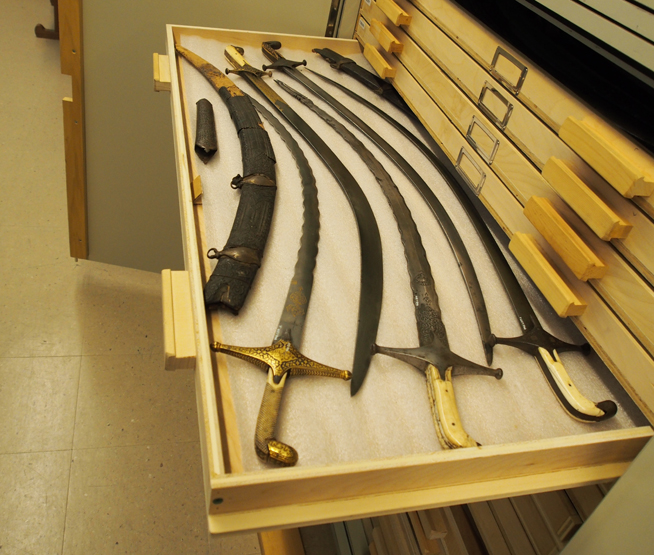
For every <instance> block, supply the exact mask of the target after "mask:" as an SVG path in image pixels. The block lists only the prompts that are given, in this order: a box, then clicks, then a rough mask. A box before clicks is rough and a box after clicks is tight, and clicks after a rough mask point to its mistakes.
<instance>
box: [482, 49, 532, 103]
mask: <svg viewBox="0 0 654 555" xmlns="http://www.w3.org/2000/svg"><path fill="white" fill-rule="evenodd" d="M503 60H506V61H508V62H509V63H510V64H511V65H512V66H514V67H513V68H511V67H509V66H508V65H507V63H506V61H503ZM498 66H501V68H500V67H498ZM516 68H517V70H518V71H519V72H520V73H519V75H518V77H517V78H515V77H514V79H513V80H512V79H511V78H510V77H509V76H505V75H504V74H502V73H501V71H504V72H505V73H508V72H509V71H510V72H511V73H515V69H516ZM527 71H529V68H527V66H526V65H525V64H523V63H522V62H521V61H520V60H518V58H516V57H515V56H514V55H513V54H510V53H509V52H507V51H506V50H504V48H502V47H501V46H498V47H497V50H495V55H494V56H493V61H492V63H491V67H490V72H491V75H492V76H493V77H495V78H496V79H497V80H498V81H500V82H501V83H503V84H504V85H505V86H506V87H507V88H508V89H509V90H510V91H511V92H512V93H513V94H516V95H517V94H518V93H519V92H520V89H522V85H523V83H524V82H525V79H526V77H527ZM513 81H515V84H513Z"/></svg>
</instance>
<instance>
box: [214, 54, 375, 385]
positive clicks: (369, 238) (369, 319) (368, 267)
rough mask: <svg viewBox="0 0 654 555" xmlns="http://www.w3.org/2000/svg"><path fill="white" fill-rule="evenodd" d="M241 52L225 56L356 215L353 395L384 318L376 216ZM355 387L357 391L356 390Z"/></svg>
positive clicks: (349, 176)
mask: <svg viewBox="0 0 654 555" xmlns="http://www.w3.org/2000/svg"><path fill="white" fill-rule="evenodd" d="M242 53H243V51H242V49H237V48H236V47H234V46H229V47H228V48H227V49H226V50H225V56H226V57H227V59H228V60H229V62H230V63H231V64H232V66H234V67H235V68H236V71H237V72H238V73H239V74H240V75H242V76H243V77H244V78H245V79H246V80H247V81H248V82H249V83H250V84H252V85H253V86H254V87H255V88H257V89H258V90H259V92H261V93H262V94H263V95H264V96H265V97H266V98H267V99H268V100H269V101H270V103H271V104H272V105H273V106H274V107H275V108H276V109H277V111H278V112H279V113H281V114H282V116H284V118H285V119H286V120H287V121H288V122H289V123H290V124H291V125H292V126H293V127H294V128H295V129H296V130H297V131H298V133H300V134H301V135H302V136H303V137H304V139H305V140H306V141H307V143H309V145H310V146H311V148H313V150H314V151H315V152H316V154H317V155H318V156H319V157H320V158H321V159H322V160H323V162H324V163H325V165H326V166H327V169H329V171H330V172H331V173H332V175H333V176H334V178H335V179H336V181H337V182H338V184H339V185H340V186H341V189H342V190H343V192H344V193H345V195H346V197H347V199H348V201H349V203H350V207H351V208H352V211H353V212H354V216H355V218H356V221H357V228H358V232H359V241H360V244H361V288H360V291H361V293H360V297H359V320H358V322H359V323H358V330H357V338H356V343H355V348H354V361H353V363H352V384H353V385H352V390H351V391H352V394H354V393H356V391H357V389H358V388H359V386H360V385H361V383H362V382H363V379H364V378H365V375H366V373H367V371H368V367H369V366H370V359H371V358H372V354H373V353H372V350H373V345H374V343H375V338H376V336H377V328H378V327H379V317H380V314H381V302H382V285H383V265H382V250H381V237H380V235H379V228H378V227H377V221H376V220H375V215H374V213H373V211H372V208H371V207H370V204H369V203H368V199H367V198H366V196H365V195H364V194H363V191H362V190H361V187H359V184H358V183H357V182H356V180H355V179H354V177H353V176H352V174H351V173H350V172H349V171H348V169H347V168H346V167H345V165H344V164H343V162H341V160H340V159H339V158H338V156H336V154H334V152H333V151H332V150H331V149H330V148H329V147H328V146H327V144H326V143H325V141H323V139H322V138H321V137H320V136H319V135H318V134H317V133H316V132H315V131H314V130H313V129H311V127H309V125H308V124H307V123H306V122H305V121H304V120H303V119H302V118H301V117H300V116H299V115H298V114H296V113H295V112H294V111H293V109H292V108H291V107H290V106H289V105H288V104H287V103H286V102H285V101H284V99H283V98H281V97H280V96H279V95H278V94H277V93H276V92H275V91H273V90H272V89H271V88H270V87H269V86H268V85H267V84H266V83H265V82H264V81H263V79H262V78H261V76H262V75H263V72H262V71H260V70H258V69H256V68H254V67H252V66H251V65H250V64H248V63H247V62H246V61H245V59H244V58H243V56H242ZM355 385H356V387H355Z"/></svg>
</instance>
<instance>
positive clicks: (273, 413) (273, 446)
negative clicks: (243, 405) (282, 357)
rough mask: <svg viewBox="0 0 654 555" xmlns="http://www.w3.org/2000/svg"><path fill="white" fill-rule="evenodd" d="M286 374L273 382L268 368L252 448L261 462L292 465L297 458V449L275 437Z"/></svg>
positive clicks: (272, 375) (272, 373) (271, 373)
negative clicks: (277, 381)
mask: <svg viewBox="0 0 654 555" xmlns="http://www.w3.org/2000/svg"><path fill="white" fill-rule="evenodd" d="M287 375H288V374H284V375H283V376H282V379H281V380H280V381H279V383H275V380H274V372H273V371H272V369H271V370H269V372H268V380H267V381H266V389H265V390H264V392H263V399H262V400H261V408H260V409H259V416H258V417H257V426H256V431H255V433H254V449H255V451H256V453H257V455H258V457H259V458H260V459H261V460H262V461H263V462H270V463H273V464H277V465H279V466H293V465H295V463H297V460H298V454H297V451H296V450H295V449H293V447H291V446H290V445H287V444H286V443H282V442H281V441H279V440H277V439H276V438H275V428H276V426H277V418H278V416H279V406H280V404H281V402H282V393H283V391H284V385H285V384H286V376H287Z"/></svg>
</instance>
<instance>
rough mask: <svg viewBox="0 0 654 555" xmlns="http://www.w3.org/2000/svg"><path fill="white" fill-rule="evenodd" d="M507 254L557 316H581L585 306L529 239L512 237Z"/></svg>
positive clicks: (523, 234)
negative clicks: (508, 253)
mask: <svg viewBox="0 0 654 555" xmlns="http://www.w3.org/2000/svg"><path fill="white" fill-rule="evenodd" d="M509 250H510V251H511V252H512V253H513V256H515V257H516V260H517V261H518V262H520V265H521V266H522V267H523V268H524V270H525V272H527V274H528V275H529V277H530V278H531V279H532V281H533V282H534V283H535V284H536V287H538V289H539V290H540V292H541V293H542V294H543V296H544V297H545V298H546V299H547V300H548V302H549V303H550V305H552V308H553V309H554V310H555V312H556V313H557V314H558V315H559V316H561V317H562V318H565V317H568V316H581V315H582V314H583V313H584V311H585V310H586V306H587V305H586V303H585V302H584V301H583V300H581V299H580V298H579V297H578V296H577V294H576V293H575V292H574V290H573V289H572V287H571V286H570V284H569V283H567V282H566V281H565V279H564V278H563V277H562V276H561V274H560V273H559V272H558V271H557V269H556V268H555V267H554V265H553V263H552V261H551V260H550V259H549V258H548V257H547V256H546V255H545V253H544V252H543V251H542V250H541V249H540V247H539V246H538V243H537V242H536V240H535V239H534V237H533V236H532V235H529V234H527V233H514V234H513V237H512V238H511V242H510V243H509Z"/></svg>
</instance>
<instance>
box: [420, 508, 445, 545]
mask: <svg viewBox="0 0 654 555" xmlns="http://www.w3.org/2000/svg"><path fill="white" fill-rule="evenodd" d="M417 515H418V518H419V519H420V522H421V524H422V528H423V530H424V531H425V535H426V536H427V537H428V538H429V539H430V540H438V539H441V538H443V537H444V536H445V534H447V523H446V522H445V514H444V513H443V509H426V510H424V511H418V512H417Z"/></svg>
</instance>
